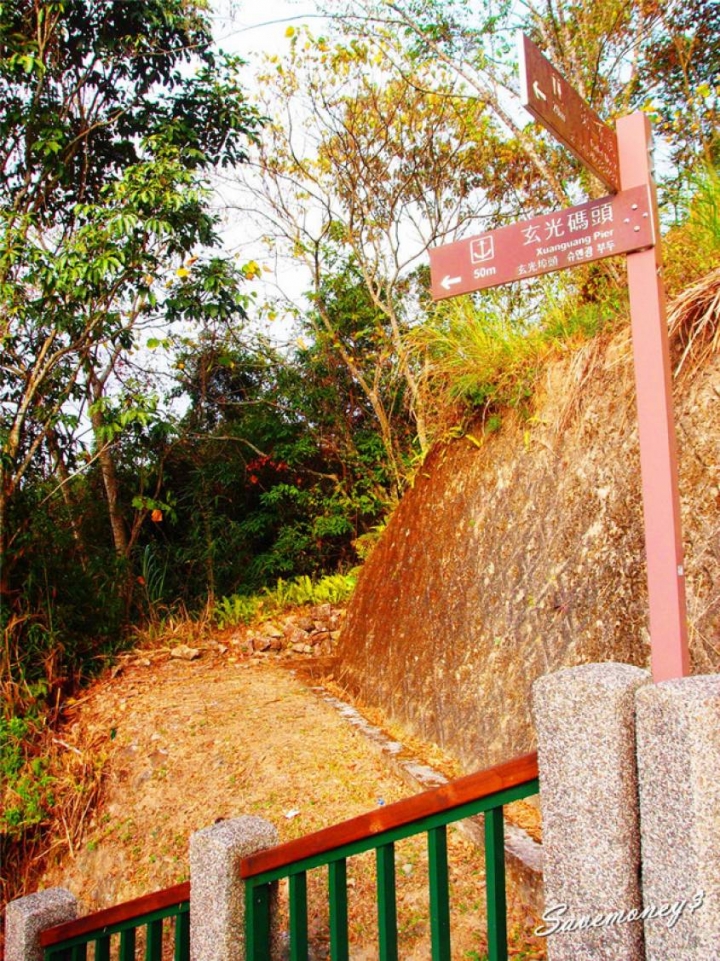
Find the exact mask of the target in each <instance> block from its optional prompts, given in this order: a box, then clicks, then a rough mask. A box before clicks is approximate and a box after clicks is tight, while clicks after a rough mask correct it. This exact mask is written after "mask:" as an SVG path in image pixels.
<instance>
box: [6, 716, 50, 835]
mask: <svg viewBox="0 0 720 961" xmlns="http://www.w3.org/2000/svg"><path fill="white" fill-rule="evenodd" d="M36 740H37V719H36V718H32V717H18V716H10V717H2V716H0V796H1V797H2V799H3V803H2V810H1V811H0V837H2V836H3V835H4V836H5V838H6V839H9V840H10V841H13V840H18V839H19V838H21V837H22V836H23V834H24V833H26V832H27V831H28V830H30V829H33V828H35V827H37V825H39V824H41V823H42V822H43V821H44V820H45V819H46V817H47V815H48V812H49V810H50V808H51V807H52V805H53V803H54V797H53V793H52V788H53V783H54V778H53V777H52V776H51V775H50V774H49V773H48V771H47V767H48V762H47V760H46V759H45V758H43V757H32V756H30V754H29V752H30V751H31V750H32V747H33V745H34V743H35V741H36Z"/></svg>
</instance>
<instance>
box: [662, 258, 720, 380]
mask: <svg viewBox="0 0 720 961" xmlns="http://www.w3.org/2000/svg"><path fill="white" fill-rule="evenodd" d="M668 329H669V334H670V341H671V344H672V346H673V367H674V373H675V376H676V377H677V376H679V375H680V373H681V372H682V371H683V370H684V369H685V368H687V367H689V366H690V365H692V367H693V368H697V367H698V366H700V365H702V364H704V363H706V362H707V361H708V359H709V357H710V356H711V355H712V354H714V353H717V351H718V348H720V268H718V269H717V270H713V271H712V272H711V273H709V274H708V275H707V276H706V277H704V278H703V279H702V280H701V281H699V282H698V283H696V284H693V285H692V286H691V287H688V288H687V290H685V291H683V293H681V294H680V295H679V297H677V298H676V299H675V300H674V301H673V303H672V306H671V310H670V314H669V317H668Z"/></svg>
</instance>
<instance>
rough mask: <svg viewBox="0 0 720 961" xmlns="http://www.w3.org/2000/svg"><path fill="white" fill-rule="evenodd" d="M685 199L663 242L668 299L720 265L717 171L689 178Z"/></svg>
mask: <svg viewBox="0 0 720 961" xmlns="http://www.w3.org/2000/svg"><path fill="white" fill-rule="evenodd" d="M686 195H687V199H685V200H683V202H681V203H679V204H678V206H677V207H676V217H675V219H676V224H675V226H674V227H673V228H672V229H671V230H670V231H669V233H668V235H667V238H666V242H665V249H664V261H665V282H666V285H667V288H668V292H669V293H670V294H671V295H674V294H677V293H680V292H681V291H682V290H683V288H684V287H685V286H687V285H688V284H690V283H692V282H693V281H694V280H696V279H698V278H700V277H702V276H703V275H704V274H706V273H708V272H709V271H710V270H712V269H713V268H714V267H716V266H718V264H720V168H718V167H717V166H710V167H706V168H701V169H700V170H699V171H698V172H697V173H696V174H694V175H692V176H691V177H690V178H689V179H688V185H687V188H686Z"/></svg>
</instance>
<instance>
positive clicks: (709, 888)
mask: <svg viewBox="0 0 720 961" xmlns="http://www.w3.org/2000/svg"><path fill="white" fill-rule="evenodd" d="M637 742H638V745H637V748H638V776H639V784H640V823H641V835H642V859H643V897H644V901H645V911H646V912H647V913H648V918H647V920H646V921H645V940H646V952H647V959H648V961H709V959H710V958H720V675H709V676H698V677H685V678H680V679H678V680H674V681H663V682H661V683H660V684H656V685H654V686H652V687H648V688H644V689H643V690H642V691H638V693H637Z"/></svg>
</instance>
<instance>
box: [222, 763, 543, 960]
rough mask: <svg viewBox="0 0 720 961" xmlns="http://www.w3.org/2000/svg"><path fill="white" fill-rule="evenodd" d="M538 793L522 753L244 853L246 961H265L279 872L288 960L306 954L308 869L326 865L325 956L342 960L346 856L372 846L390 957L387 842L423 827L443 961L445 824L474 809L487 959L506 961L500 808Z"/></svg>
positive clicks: (393, 944)
mask: <svg viewBox="0 0 720 961" xmlns="http://www.w3.org/2000/svg"><path fill="white" fill-rule="evenodd" d="M537 791H538V768H537V754H528V755H525V756H523V757H520V758H516V759H515V760H513V761H509V762H507V763H505V764H500V765H498V766H497V767H494V768H489V769H488V770H486V771H481V772H479V773H477V774H471V775H469V776H468V777H464V778H460V779H458V780H456V781H452V782H449V783H448V784H444V785H442V786H441V787H439V788H435V789H433V790H430V791H426V792H424V793H423V794H418V795H415V796H414V797H411V798H407V799H406V800H404V801H399V802H398V803H397V804H391V805H388V806H387V807H382V808H379V809H378V810H376V811H372V812H370V813H369V814H364V815H361V816H360V817H358V818H353V819H352V820H350V821H345V822H343V823H341V824H337V825H334V826H333V827H330V828H326V829H325V830H323V831H318V832H317V833H315V834H310V835H307V836H306V837H303V838H298V839H297V840H295V841H290V842H288V843H286V844H282V845H278V846H277V847H274V848H269V849H268V850H266V851H261V852H259V853H257V854H253V855H250V856H249V857H247V858H245V859H244V860H243V861H242V862H241V865H240V873H241V875H242V877H243V878H244V880H245V885H246V886H245V893H246V899H245V937H246V945H245V948H246V958H247V959H248V961H268V959H269V958H270V950H271V948H270V946H271V898H272V888H273V884H274V883H275V882H277V881H279V880H280V879H282V878H287V879H288V902H289V904H288V907H289V926H290V959H291V961H307V957H308V948H309V944H308V941H309V938H308V902H307V874H308V871H311V870H313V869H315V868H320V867H324V866H327V868H328V900H329V918H330V956H331V958H332V961H348V958H349V953H350V952H349V935H348V888H347V883H346V878H347V859H348V858H350V857H353V856H355V855H358V854H362V853H363V852H365V851H370V850H374V851H375V858H376V896H377V936H378V946H379V955H380V961H397V958H398V925H397V908H396V894H395V848H394V845H395V843H396V842H397V841H400V840H402V839H404V838H409V837H412V836H415V835H418V834H423V833H424V834H426V835H427V844H428V883H429V895H430V930H431V945H432V958H433V961H450V959H451V947H450V884H449V876H448V856H447V825H449V824H452V823H453V822H455V821H460V820H462V819H463V818H467V817H471V816H472V815H475V814H480V813H482V814H484V820H485V882H486V892H487V929H488V957H489V959H490V961H506V959H507V956H508V946H507V914H506V897H505V850H504V831H503V806H504V805H505V804H509V803H510V802H511V801H517V800H519V799H520V798H524V797H528V796H530V795H532V794H536V793H537Z"/></svg>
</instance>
